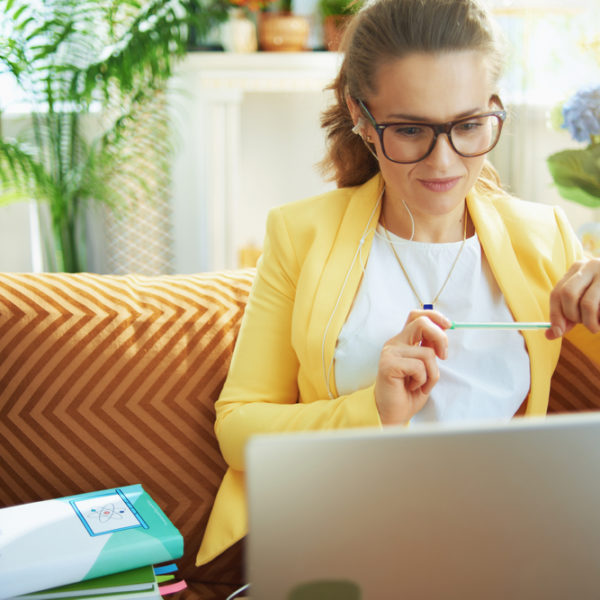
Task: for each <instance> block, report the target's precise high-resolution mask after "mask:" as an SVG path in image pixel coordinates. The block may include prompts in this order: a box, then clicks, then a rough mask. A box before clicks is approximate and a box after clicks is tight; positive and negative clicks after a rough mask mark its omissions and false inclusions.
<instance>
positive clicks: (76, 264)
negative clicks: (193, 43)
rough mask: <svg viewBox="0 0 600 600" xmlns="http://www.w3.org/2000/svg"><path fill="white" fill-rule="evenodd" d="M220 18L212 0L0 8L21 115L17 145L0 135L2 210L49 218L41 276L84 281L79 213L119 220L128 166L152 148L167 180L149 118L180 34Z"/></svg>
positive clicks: (15, 0) (49, 1)
mask: <svg viewBox="0 0 600 600" xmlns="http://www.w3.org/2000/svg"><path fill="white" fill-rule="evenodd" d="M199 6H201V8H202V9H201V10H199V9H198V7H199ZM225 16H226V11H225V9H224V5H223V3H221V2H218V3H217V0H215V2H214V3H213V4H211V5H210V6H206V5H204V4H202V5H201V4H200V0H145V1H144V0H39V1H38V2H31V0H0V71H3V72H5V73H10V74H11V75H12V77H13V78H14V81H15V82H16V85H17V86H18V88H19V90H20V91H21V93H22V95H23V97H24V99H25V101H26V102H27V106H28V108H29V111H30V118H29V119H28V123H27V125H26V127H25V128H24V129H23V130H22V131H21V132H20V133H19V134H18V135H17V136H15V137H8V136H4V135H2V129H1V128H0V204H1V203H7V202H14V201H17V200H29V199H35V201H36V202H37V203H38V204H40V205H41V206H42V207H47V209H48V211H47V212H48V215H49V233H50V235H47V236H46V237H45V239H46V242H47V250H46V262H47V264H46V268H47V269H49V270H58V271H71V272H74V271H80V270H85V268H86V243H85V241H86V234H85V228H84V216H85V210H86V205H87V203H89V202H95V203H98V204H101V205H108V206H110V207H112V208H113V209H114V210H117V211H118V210H123V209H124V208H125V207H126V206H127V202H130V201H131V196H132V191H131V190H132V189H133V188H135V187H136V186H137V188H138V189H139V188H144V187H147V181H148V178H147V177H146V173H145V172H144V169H139V168H136V166H135V165H136V164H138V165H139V164H140V163H136V160H137V159H143V157H144V154H145V153H146V152H147V149H148V147H149V145H151V144H156V143H157V141H160V143H161V144H162V146H161V148H162V152H159V153H158V154H157V155H156V156H158V157H162V159H160V158H158V159H156V160H155V161H154V164H153V165H151V167H152V168H159V169H161V168H162V169H168V153H169V150H170V144H168V143H165V140H168V139H169V120H168V118H167V113H166V110H164V108H163V109H162V110H160V111H157V110H153V107H155V106H157V105H162V106H163V107H164V94H165V88H166V82H167V80H168V78H169V76H170V75H171V72H172V69H173V65H174V61H175V60H176V59H177V58H178V57H180V56H182V55H183V54H184V53H185V50H186V44H187V40H188V35H189V28H190V26H192V25H193V26H194V27H195V29H196V31H198V32H204V31H208V29H209V28H210V27H212V26H213V25H214V24H216V23H218V22H219V21H220V20H223V19H224V18H225ZM0 124H1V122H0ZM157 162H159V163H161V164H156V163H157ZM43 237H44V236H43Z"/></svg>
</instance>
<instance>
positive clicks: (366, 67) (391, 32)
mask: <svg viewBox="0 0 600 600" xmlns="http://www.w3.org/2000/svg"><path fill="white" fill-rule="evenodd" d="M340 50H341V52H343V53H344V60H343V62H342V65H341V68H340V71H339V73H338V76H337V77H336V79H335V80H334V82H333V83H332V84H331V85H330V86H329V88H328V89H331V90H333V92H334V93H335V103H334V105H333V106H331V107H330V108H328V109H327V110H326V111H325V112H324V113H323V116H322V119H321V125H322V126H323V127H324V128H325V129H326V131H327V141H328V151H327V155H326V157H325V159H324V160H323V161H322V162H321V168H322V170H323V172H324V173H325V174H327V175H329V176H330V179H333V180H335V181H336V182H337V185H338V186H339V187H346V186H352V185H359V184H362V183H364V182H365V181H367V180H368V179H370V178H371V177H372V176H373V175H375V174H376V173H377V172H378V171H379V163H378V162H377V160H376V158H375V157H374V156H373V155H372V154H371V152H370V151H369V149H368V148H367V146H366V145H365V143H364V142H363V140H362V138H361V137H360V136H358V135H356V134H355V133H353V132H352V128H353V127H354V123H353V122H352V117H351V115H350V111H349V110H348V107H347V104H346V99H347V97H348V96H350V97H352V98H359V99H361V100H365V99H366V98H368V97H369V95H371V94H374V93H376V92H377V89H376V77H377V72H378V68H379V67H380V66H381V65H382V64H384V63H386V62H388V61H390V60H395V59H399V58H403V57H405V56H407V55H408V54H411V53H415V52H421V53H441V52H449V51H460V50H477V51H480V52H482V53H483V54H484V55H485V56H486V58H487V61H488V65H489V69H490V76H491V80H492V82H493V83H494V84H496V83H497V82H498V79H499V78H500V75H501V72H502V68H503V66H504V61H503V56H504V53H503V51H502V48H501V45H500V41H499V36H498V33H497V31H496V27H495V25H494V23H493V20H492V19H491V18H490V16H489V15H488V13H487V12H486V11H485V10H484V9H483V8H482V7H481V5H480V4H479V3H478V2H477V0H373V1H372V2H369V3H367V5H366V6H365V7H364V8H363V9H362V10H361V11H359V13H358V14H357V15H356V16H355V17H353V19H352V20H351V21H350V24H349V25H348V28H347V30H346V32H345V34H344V37H343V40H342V44H341V47H340ZM476 185H482V186H484V187H486V188H488V189H489V188H491V189H497V186H498V185H499V178H498V175H497V174H496V172H495V170H494V168H493V167H492V166H491V164H490V163H489V162H487V161H486V162H485V164H484V167H483V170H482V172H481V175H480V177H479V180H478V182H477V184H476Z"/></svg>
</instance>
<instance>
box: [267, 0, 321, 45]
mask: <svg viewBox="0 0 600 600" xmlns="http://www.w3.org/2000/svg"><path fill="white" fill-rule="evenodd" d="M309 34H310V24H309V22H308V18H307V17H305V16H303V15H298V14H294V11H293V9H292V0H275V1H274V2H271V3H268V4H267V5H265V6H264V8H263V9H262V11H261V12H260V13H259V15H258V41H259V46H260V49H261V50H266V51H270V52H298V51H302V50H306V49H307V44H308V36H309Z"/></svg>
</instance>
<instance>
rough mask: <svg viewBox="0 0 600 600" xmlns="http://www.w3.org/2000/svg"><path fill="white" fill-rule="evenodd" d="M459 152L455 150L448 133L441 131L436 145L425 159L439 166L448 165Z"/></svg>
mask: <svg viewBox="0 0 600 600" xmlns="http://www.w3.org/2000/svg"><path fill="white" fill-rule="evenodd" d="M457 156H458V154H456V152H455V151H454V148H453V147H452V144H451V143H450V140H449V139H448V135H447V134H445V133H440V134H439V135H438V137H437V139H436V141H435V146H434V147H433V150H432V151H431V154H430V155H429V156H428V157H427V158H426V159H425V161H426V162H428V163H430V164H433V165H435V166H437V167H438V168H439V167H446V166H449V165H450V164H452V162H453V161H454V160H456V157H457Z"/></svg>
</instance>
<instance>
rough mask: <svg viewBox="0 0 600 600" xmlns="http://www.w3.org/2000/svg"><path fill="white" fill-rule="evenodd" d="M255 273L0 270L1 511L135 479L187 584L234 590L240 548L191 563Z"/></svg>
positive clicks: (213, 487)
mask: <svg viewBox="0 0 600 600" xmlns="http://www.w3.org/2000/svg"><path fill="white" fill-rule="evenodd" d="M253 275H254V271H253V270H250V269H249V270H244V271H235V272H230V273H225V272H223V273H213V274H201V275H190V276H160V277H144V276H106V275H104V276H99V275H92V274H77V275H72V274H71V275H64V274H56V273H55V274H49V273H46V274H39V275H35V274H6V273H4V274H0V482H1V485H0V506H8V505H12V504H19V503H23V502H29V501H35V500H40V499H46V498H54V497H60V496H65V495H71V494H75V493H79V492H86V491H92V490H99V489H105V488H110V487H115V486H120V485H126V484H131V483H142V484H143V485H144V487H145V488H146V489H147V490H148V492H149V493H150V494H151V495H152V496H153V497H154V498H155V499H156V501H157V502H158V503H159V505H160V506H161V507H162V508H163V510H164V511H165V512H166V514H167V515H169V517H170V518H171V520H172V521H173V522H174V523H175V525H176V526H177V527H178V528H179V530H180V531H181V533H182V534H183V536H184V540H185V551H186V553H185V556H184V558H183V559H182V560H181V561H180V568H182V570H181V576H182V577H184V578H186V579H187V580H188V582H189V583H190V584H191V587H192V588H194V585H195V584H194V582H198V586H199V587H198V589H199V590H200V591H201V592H202V591H203V590H202V583H201V582H202V581H207V580H208V581H212V582H215V583H223V584H224V585H225V587H224V588H223V591H232V590H233V589H235V587H236V586H238V585H241V583H242V581H241V580H242V574H241V572H240V565H241V555H240V554H239V552H238V553H237V555H230V556H229V557H227V556H224V558H223V560H222V561H221V564H220V565H219V564H217V565H215V564H211V565H208V567H207V571H206V574H203V572H202V570H201V569H200V570H198V569H195V567H194V566H193V563H194V559H195V554H196V552H197V549H198V546H199V543H200V540H201V537H202V532H203V530H204V527H205V524H206V520H207V518H208V514H209V511H210V508H211V506H212V502H213V499H214V496H215V494H216V491H217V488H218V486H219V484H220V481H221V478H222V476H223V474H224V471H225V463H224V461H223V459H222V457H221V454H220V452H219V448H218V445H217V442H216V440H215V436H214V431H213V425H214V408H213V405H214V402H215V400H216V398H217V397H218V394H219V392H220V389H221V387H222V384H223V381H224V378H225V375H226V372H227V369H228V366H229V361H230V357H231V352H232V350H233V345H234V342H235V338H236V336H237V331H238V328H239V324H240V318H241V316H242V313H243V310H244V306H245V303H246V299H247V296H248V293H249V290H250V287H251V284H252V279H253ZM205 575H206V577H205ZM207 578H208V579H207ZM232 586H233V587H232ZM226 595H227V594H224V595H223V597H225V596H226ZM186 597H187V596H186ZM202 597H204V598H210V597H212V596H211V595H209V594H208V593H206V594H204V595H202Z"/></svg>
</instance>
